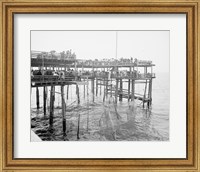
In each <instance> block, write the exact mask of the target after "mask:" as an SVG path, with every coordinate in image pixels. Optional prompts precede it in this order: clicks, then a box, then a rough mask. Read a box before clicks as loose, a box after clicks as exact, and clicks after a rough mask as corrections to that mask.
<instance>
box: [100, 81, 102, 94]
mask: <svg viewBox="0 0 200 172" xmlns="http://www.w3.org/2000/svg"><path fill="white" fill-rule="evenodd" d="M101 85H102V79H101V80H100V96H101Z"/></svg>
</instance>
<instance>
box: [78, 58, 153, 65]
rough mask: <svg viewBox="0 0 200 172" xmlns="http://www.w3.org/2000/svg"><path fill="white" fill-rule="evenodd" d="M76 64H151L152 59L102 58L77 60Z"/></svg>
mask: <svg viewBox="0 0 200 172" xmlns="http://www.w3.org/2000/svg"><path fill="white" fill-rule="evenodd" d="M77 64H78V65H83V66H115V65H119V66H120V65H130V64H133V65H151V64H152V61H149V60H138V59H137V58H134V59H133V58H132V57H131V58H120V59H114V58H111V59H103V60H98V59H95V60H77Z"/></svg>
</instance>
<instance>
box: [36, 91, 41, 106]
mask: <svg viewBox="0 0 200 172" xmlns="http://www.w3.org/2000/svg"><path fill="white" fill-rule="evenodd" d="M36 105H37V109H39V108H40V93H39V89H38V87H36Z"/></svg>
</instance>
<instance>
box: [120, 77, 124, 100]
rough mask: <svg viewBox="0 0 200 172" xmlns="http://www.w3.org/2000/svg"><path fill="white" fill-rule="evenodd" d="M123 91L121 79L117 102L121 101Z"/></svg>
mask: <svg viewBox="0 0 200 172" xmlns="http://www.w3.org/2000/svg"><path fill="white" fill-rule="evenodd" d="M122 90H123V82H122V79H120V94H119V101H122V94H123V92H122Z"/></svg>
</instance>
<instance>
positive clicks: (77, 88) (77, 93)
mask: <svg viewBox="0 0 200 172" xmlns="http://www.w3.org/2000/svg"><path fill="white" fill-rule="evenodd" d="M76 95H77V99H78V104H80V96H79V87H78V84H76Z"/></svg>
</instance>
